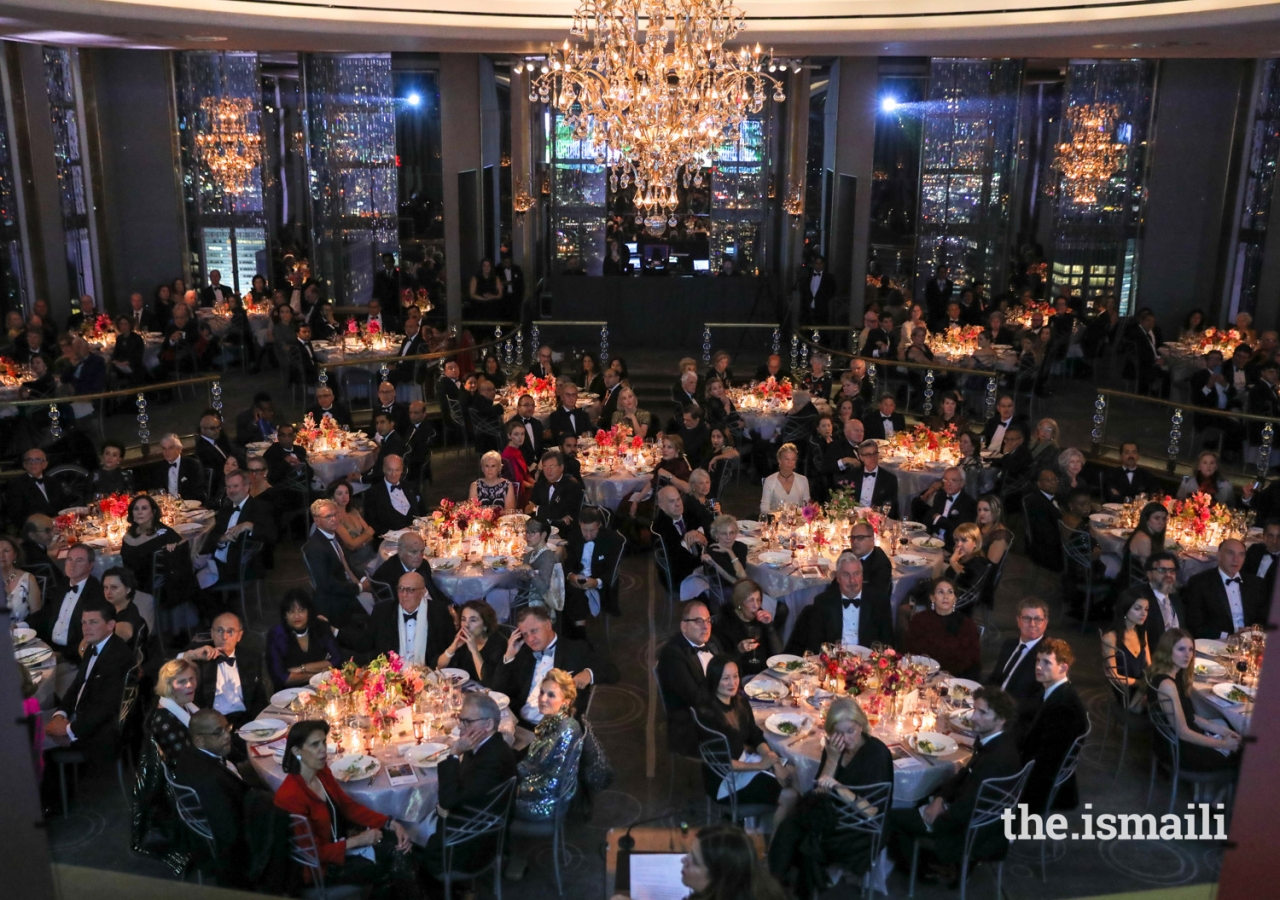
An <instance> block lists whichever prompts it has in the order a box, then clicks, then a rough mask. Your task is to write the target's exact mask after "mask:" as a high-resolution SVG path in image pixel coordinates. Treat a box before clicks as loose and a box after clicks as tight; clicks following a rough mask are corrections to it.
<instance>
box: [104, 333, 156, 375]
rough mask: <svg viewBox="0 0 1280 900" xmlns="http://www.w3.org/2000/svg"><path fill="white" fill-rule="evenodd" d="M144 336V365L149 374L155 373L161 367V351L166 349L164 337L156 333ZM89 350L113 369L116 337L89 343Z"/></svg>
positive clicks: (110, 335)
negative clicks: (112, 360) (112, 355)
mask: <svg viewBox="0 0 1280 900" xmlns="http://www.w3.org/2000/svg"><path fill="white" fill-rule="evenodd" d="M141 334H142V365H143V366H144V367H145V368H146V370H147V371H148V372H154V371H155V369H156V367H157V366H159V365H160V351H161V350H162V349H164V335H163V334H160V333H159V332H155V331H144V332H141ZM89 349H90V350H92V351H93V352H94V354H95V355H96V356H100V357H102V361H103V362H104V363H106V364H107V367H108V369H109V368H110V367H111V354H112V352H113V351H114V350H115V349H116V336H115V335H114V334H107V335H103V336H102V338H101V339H100V340H94V341H89Z"/></svg>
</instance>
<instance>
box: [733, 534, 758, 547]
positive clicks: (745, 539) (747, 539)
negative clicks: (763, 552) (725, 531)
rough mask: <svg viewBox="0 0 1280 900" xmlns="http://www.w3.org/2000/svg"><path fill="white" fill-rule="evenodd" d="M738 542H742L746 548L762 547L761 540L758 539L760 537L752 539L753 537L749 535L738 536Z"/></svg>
mask: <svg viewBox="0 0 1280 900" xmlns="http://www.w3.org/2000/svg"><path fill="white" fill-rule="evenodd" d="M738 540H740V541H741V542H742V543H743V545H744V546H746V547H759V546H760V538H758V537H752V536H751V535H749V534H740V535H738Z"/></svg>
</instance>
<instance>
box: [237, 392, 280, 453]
mask: <svg viewBox="0 0 1280 900" xmlns="http://www.w3.org/2000/svg"><path fill="white" fill-rule="evenodd" d="M275 418H276V415H275V408H274V406H273V405H272V402H271V395H270V394H268V393H267V392H266V391H259V392H258V393H256V394H254V395H253V406H251V407H249V408H248V409H246V410H244V411H243V412H241V413H239V414H238V415H237V416H236V443H237V444H239V445H240V446H241V447H244V446H247V445H249V444H256V443H258V442H260V441H269V440H271V438H272V436H274V435H275V433H276V426H275Z"/></svg>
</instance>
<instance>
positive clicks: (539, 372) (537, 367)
mask: <svg viewBox="0 0 1280 900" xmlns="http://www.w3.org/2000/svg"><path fill="white" fill-rule="evenodd" d="M529 374H530V375H532V376H533V377H534V378H547V377H548V376H551V375H554V376H555V377H556V378H559V377H560V367H559V366H557V365H556V364H555V363H552V364H551V371H549V372H548V371H547V370H546V369H544V368H542V363H540V362H538V360H537V359H534V361H533V365H531V366H530V367H529Z"/></svg>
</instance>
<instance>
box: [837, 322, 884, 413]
mask: <svg viewBox="0 0 1280 900" xmlns="http://www.w3.org/2000/svg"><path fill="white" fill-rule="evenodd" d="M897 333H898V330H897V329H896V328H895V329H894V330H893V332H892V333H890V332H888V331H885V330H884V329H883V328H872V329H870V330H868V331H864V332H863V333H862V336H861V337H860V338H859V341H858V343H859V344H860V345H861V347H862V350H861V352H860V353H859V354H858V355H859V356H862V357H864V358H865V359H893V358H895V357H896V356H897V353H898V348H897V341H895V340H894V338H895V337H896V336H897ZM881 344H884V345H885V346H884V347H881V346H880V345H881ZM824 396H825V395H824Z"/></svg>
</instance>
